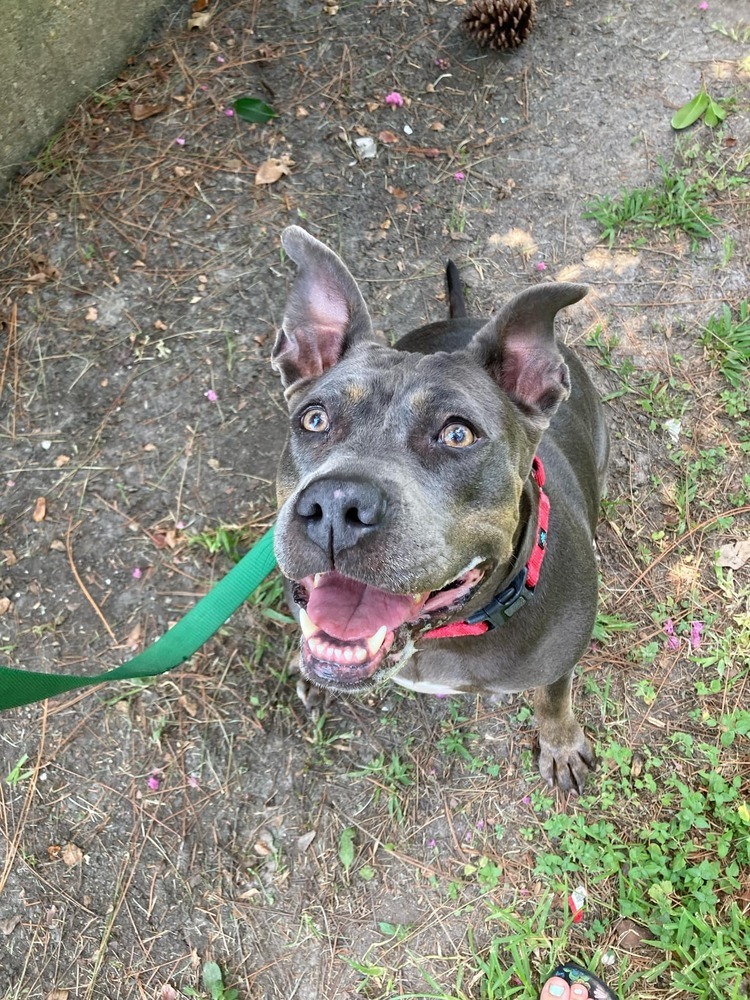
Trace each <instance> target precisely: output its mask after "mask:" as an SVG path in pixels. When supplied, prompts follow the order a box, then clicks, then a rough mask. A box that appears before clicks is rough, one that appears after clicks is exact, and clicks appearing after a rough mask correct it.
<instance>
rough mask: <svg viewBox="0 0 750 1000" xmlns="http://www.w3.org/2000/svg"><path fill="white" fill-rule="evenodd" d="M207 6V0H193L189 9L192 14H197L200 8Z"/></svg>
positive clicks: (203, 8)
mask: <svg viewBox="0 0 750 1000" xmlns="http://www.w3.org/2000/svg"><path fill="white" fill-rule="evenodd" d="M206 7H208V0H193V3H192V6H191V8H190V9H191V11H192V12H193V14H199V13H200V12H201V11H202V10H205V9H206Z"/></svg>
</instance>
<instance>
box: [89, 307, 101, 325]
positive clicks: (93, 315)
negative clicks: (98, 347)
mask: <svg viewBox="0 0 750 1000" xmlns="http://www.w3.org/2000/svg"><path fill="white" fill-rule="evenodd" d="M98 319H99V310H98V309H97V308H96V306H89V307H88V309H87V310H86V322H87V323H94V322H95V321H96V320H98Z"/></svg>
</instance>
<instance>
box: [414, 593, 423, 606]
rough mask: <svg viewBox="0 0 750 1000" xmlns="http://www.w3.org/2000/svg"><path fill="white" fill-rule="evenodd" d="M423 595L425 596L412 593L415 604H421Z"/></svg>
mask: <svg viewBox="0 0 750 1000" xmlns="http://www.w3.org/2000/svg"><path fill="white" fill-rule="evenodd" d="M423 597H424V594H412V595H411V599H412V601H414V603H415V604H419V602H420V601H421V600H422V598H423Z"/></svg>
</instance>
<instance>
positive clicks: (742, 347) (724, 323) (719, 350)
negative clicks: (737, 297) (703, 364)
mask: <svg viewBox="0 0 750 1000" xmlns="http://www.w3.org/2000/svg"><path fill="white" fill-rule="evenodd" d="M701 343H702V344H703V346H704V347H706V348H707V349H708V351H709V354H710V355H711V356H712V358H713V359H714V361H715V363H716V366H717V368H718V369H719V371H720V372H721V374H722V375H723V376H724V378H725V379H726V380H727V382H729V384H730V385H731V386H732V387H733V388H735V389H738V388H740V386H741V385H744V386H745V387H747V379H748V369H749V368H750V305H749V304H748V301H747V299H745V300H743V301H742V302H740V304H739V306H738V307H737V310H736V311H733V310H732V309H730V307H729V306H728V305H727V303H726V302H725V303H724V305H723V307H722V309H721V312H720V313H717V314H716V315H715V316H712V317H711V318H710V319H709V321H708V323H706V328H705V331H704V333H703V336H702V337H701Z"/></svg>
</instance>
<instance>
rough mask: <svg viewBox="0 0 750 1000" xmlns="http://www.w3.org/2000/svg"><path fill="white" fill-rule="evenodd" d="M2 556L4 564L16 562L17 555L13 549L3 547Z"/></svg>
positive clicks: (14, 563) (8, 564)
mask: <svg viewBox="0 0 750 1000" xmlns="http://www.w3.org/2000/svg"><path fill="white" fill-rule="evenodd" d="M1 554H2V557H3V559H5V565H6V566H15V565H16V563H17V562H18V556H17V555H16V554H15V552H14V551H13V549H3V551H2V553H1Z"/></svg>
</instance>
